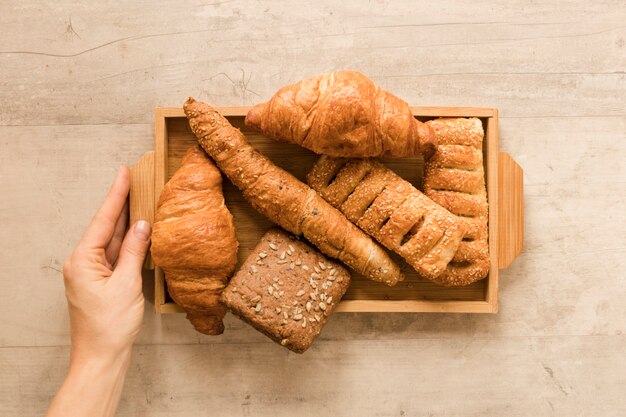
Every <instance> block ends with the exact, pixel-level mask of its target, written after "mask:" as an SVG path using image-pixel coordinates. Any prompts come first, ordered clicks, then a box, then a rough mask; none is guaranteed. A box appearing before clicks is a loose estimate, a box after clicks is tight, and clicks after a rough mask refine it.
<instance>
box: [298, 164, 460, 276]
mask: <svg viewBox="0 0 626 417" xmlns="http://www.w3.org/2000/svg"><path fill="white" fill-rule="evenodd" d="M307 182H308V183H309V185H310V186H311V187H312V188H313V189H314V190H315V191H317V192H319V193H320V195H321V196H322V197H323V198H324V199H325V200H326V201H328V202H329V203H330V204H332V205H333V206H334V207H336V208H337V209H339V210H340V211H341V212H342V213H343V214H345V215H346V217H347V218H348V219H349V220H350V221H351V222H353V223H355V224H356V225H357V226H359V227H360V228H361V229H362V230H363V231H365V232H366V233H367V234H369V235H370V236H372V237H374V238H375V239H376V240H377V241H378V242H380V243H382V244H383V245H384V246H385V247H387V248H388V249H390V250H392V251H394V252H396V253H398V254H399V255H400V256H402V257H403V258H404V260H405V261H406V262H407V263H408V264H409V265H411V266H412V267H413V268H415V270H416V271H417V272H419V273H420V275H422V276H423V277H425V278H428V279H430V280H436V279H437V277H439V276H440V275H441V274H442V272H443V271H444V270H445V269H446V266H447V265H448V263H449V262H450V261H451V260H452V258H453V257H454V254H455V252H456V251H457V249H458V247H459V243H461V239H463V235H464V233H465V226H464V224H463V223H461V221H459V220H458V219H457V218H456V217H455V216H454V215H452V214H451V213H450V212H449V211H448V210H446V209H444V208H442V207H441V206H439V205H437V204H436V203H434V202H433V201H432V200H430V199H429V198H427V197H426V196H424V194H422V193H421V192H420V191H419V190H418V189H417V188H415V187H413V186H412V185H411V184H410V183H409V182H408V181H406V180H404V179H402V178H401V177H400V176H399V175H397V174H395V173H394V172H393V171H392V170H390V169H389V168H387V167H386V166H385V165H383V164H382V163H380V162H378V161H375V160H373V159H345V158H331V157H328V156H322V157H321V158H320V159H319V160H318V161H317V163H316V164H315V166H314V167H313V169H312V170H311V171H310V172H309V174H308V176H307Z"/></svg>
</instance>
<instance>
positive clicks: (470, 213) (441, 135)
mask: <svg viewBox="0 0 626 417" xmlns="http://www.w3.org/2000/svg"><path fill="white" fill-rule="evenodd" d="M427 124H428V125H429V126H430V127H431V128H432V129H433V131H434V132H435V135H436V136H437V138H438V139H439V147H438V148H437V152H436V153H435V154H434V156H433V157H432V158H430V159H429V160H428V161H426V165H425V169H424V192H425V193H426V195H427V196H428V197H430V198H431V199H432V200H433V201H435V202H437V203H438V204H440V205H441V206H443V207H445V208H446V209H448V210H450V211H451V212H452V213H453V214H455V215H456V216H458V219H459V220H460V221H461V222H463V223H464V224H465V225H466V228H467V233H466V235H465V237H464V238H463V241H462V242H461V244H460V246H459V250H458V251H457V252H456V254H455V255H454V258H453V259H452V262H450V264H448V267H447V268H446V270H445V271H444V272H443V274H441V277H440V279H441V280H443V281H445V282H446V283H448V285H468V284H471V283H472V282H475V281H478V280H480V279H483V278H485V277H486V276H487V274H488V273H489V266H490V261H489V239H488V237H489V230H488V224H487V223H488V217H489V206H488V204H487V191H486V190H485V171H484V168H483V137H484V131H483V125H482V123H481V122H480V120H479V119H477V118H471V119H464V118H444V119H435V120H431V121H428V122H427Z"/></svg>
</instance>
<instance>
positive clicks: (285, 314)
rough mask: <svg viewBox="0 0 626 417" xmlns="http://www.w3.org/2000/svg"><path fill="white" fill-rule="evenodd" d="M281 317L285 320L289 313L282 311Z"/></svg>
mask: <svg viewBox="0 0 626 417" xmlns="http://www.w3.org/2000/svg"><path fill="white" fill-rule="evenodd" d="M283 317H284V318H285V320H287V319H288V318H289V313H287V312H286V311H283Z"/></svg>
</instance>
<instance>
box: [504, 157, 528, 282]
mask: <svg viewBox="0 0 626 417" xmlns="http://www.w3.org/2000/svg"><path fill="white" fill-rule="evenodd" d="M498 222H499V224H498V268H500V269H504V268H507V267H508V266H509V265H511V263H512V262H513V261H514V260H515V258H517V256H518V255H519V254H520V253H521V252H522V248H523V246H524V171H523V170H522V168H521V167H520V166H519V165H518V164H517V162H515V160H514V159H513V158H511V155H509V154H508V153H506V152H500V154H499V155H498Z"/></svg>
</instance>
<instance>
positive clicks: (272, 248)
mask: <svg viewBox="0 0 626 417" xmlns="http://www.w3.org/2000/svg"><path fill="white" fill-rule="evenodd" d="M270 249H271V250H277V249H278V246H276V245H275V244H273V243H270Z"/></svg>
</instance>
